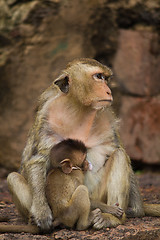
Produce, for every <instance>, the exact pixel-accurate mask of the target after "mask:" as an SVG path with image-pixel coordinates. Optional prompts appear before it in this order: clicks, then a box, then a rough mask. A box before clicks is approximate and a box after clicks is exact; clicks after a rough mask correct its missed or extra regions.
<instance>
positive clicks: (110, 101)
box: [98, 99, 113, 103]
mask: <svg viewBox="0 0 160 240" xmlns="http://www.w3.org/2000/svg"><path fill="white" fill-rule="evenodd" d="M98 102H109V103H112V102H113V99H102V100H99V101H98Z"/></svg>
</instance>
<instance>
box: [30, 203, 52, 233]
mask: <svg viewBox="0 0 160 240" xmlns="http://www.w3.org/2000/svg"><path fill="white" fill-rule="evenodd" d="M31 214H32V216H33V219H34V221H35V223H36V225H37V226H38V227H39V228H40V229H41V231H42V232H48V231H49V230H50V229H51V228H52V219H53V218H52V212H51V210H50V208H49V206H45V205H44V206H43V207H40V208H39V209H36V208H35V206H34V205H32V207H31Z"/></svg>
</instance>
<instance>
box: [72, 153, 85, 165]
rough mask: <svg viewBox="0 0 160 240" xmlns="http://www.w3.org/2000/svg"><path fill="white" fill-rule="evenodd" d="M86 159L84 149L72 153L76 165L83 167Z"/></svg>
mask: <svg viewBox="0 0 160 240" xmlns="http://www.w3.org/2000/svg"><path fill="white" fill-rule="evenodd" d="M85 159H86V153H83V152H82V151H78V150H77V151H75V150H74V152H73V153H72V162H73V164H74V165H76V166H78V167H82V165H83V163H84V161H85Z"/></svg>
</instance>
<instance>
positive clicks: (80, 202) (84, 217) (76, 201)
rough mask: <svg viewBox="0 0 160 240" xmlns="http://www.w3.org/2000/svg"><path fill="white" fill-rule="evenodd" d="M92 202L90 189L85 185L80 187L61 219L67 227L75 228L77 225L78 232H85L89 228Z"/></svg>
mask: <svg viewBox="0 0 160 240" xmlns="http://www.w3.org/2000/svg"><path fill="white" fill-rule="evenodd" d="M89 213H90V200H89V194H88V189H87V187H86V186H84V185H80V186H78V188H77V189H76V190H75V192H74V193H73V195H72V197H71V199H70V201H69V204H68V207H67V208H66V210H65V211H64V213H63V215H62V216H61V218H60V222H61V223H63V224H64V225H65V226H68V227H73V226H74V225H75V223H77V225H76V229H77V230H84V229H86V228H87V227H88V226H89V224H90V223H89Z"/></svg>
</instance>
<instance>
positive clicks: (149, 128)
mask: <svg viewBox="0 0 160 240" xmlns="http://www.w3.org/2000/svg"><path fill="white" fill-rule="evenodd" d="M120 113H121V118H122V119H123V121H122V122H121V137H122V141H123V143H124V146H125V148H126V151H127V153H128V154H129V156H130V157H131V158H132V159H135V160H142V159H143V161H144V162H145V163H150V164H151V163H160V97H154V98H138V97H137V98H134V97H129V96H123V97H122V105H121V109H120Z"/></svg>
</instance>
